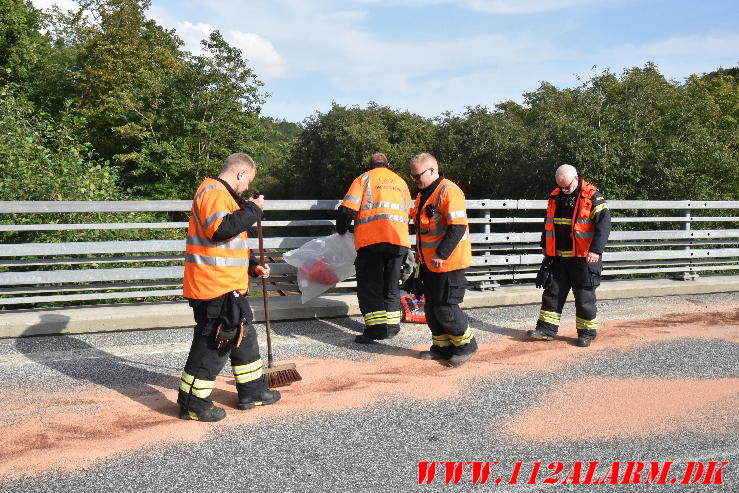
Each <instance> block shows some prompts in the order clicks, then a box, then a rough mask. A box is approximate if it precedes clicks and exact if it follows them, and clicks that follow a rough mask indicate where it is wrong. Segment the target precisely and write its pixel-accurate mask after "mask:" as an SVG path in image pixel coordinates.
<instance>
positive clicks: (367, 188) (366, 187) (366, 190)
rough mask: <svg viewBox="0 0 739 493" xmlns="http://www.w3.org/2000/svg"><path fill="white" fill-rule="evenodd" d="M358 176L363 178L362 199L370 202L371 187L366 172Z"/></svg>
mask: <svg viewBox="0 0 739 493" xmlns="http://www.w3.org/2000/svg"><path fill="white" fill-rule="evenodd" d="M359 177H360V178H364V200H366V201H367V202H368V203H369V202H372V188H371V187H370V179H369V175H368V174H367V173H362V174H361V175H359Z"/></svg>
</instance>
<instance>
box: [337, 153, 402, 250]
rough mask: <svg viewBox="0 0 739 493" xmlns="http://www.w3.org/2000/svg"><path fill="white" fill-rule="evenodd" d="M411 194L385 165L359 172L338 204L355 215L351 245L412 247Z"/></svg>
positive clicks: (359, 246)
mask: <svg viewBox="0 0 739 493" xmlns="http://www.w3.org/2000/svg"><path fill="white" fill-rule="evenodd" d="M410 204H411V194H410V192H409V191H408V185H406V183H405V182H404V181H403V179H402V178H401V177H399V176H398V175H397V174H395V173H393V172H392V171H390V170H389V169H387V168H385V167H377V168H373V169H371V170H369V171H367V172H366V173H362V174H361V175H359V176H358V177H357V178H356V179H355V180H354V181H353V182H352V184H351V186H350V187H349V191H348V192H347V193H346V196H345V197H344V200H343V201H342V202H341V205H343V206H344V207H347V208H349V209H352V210H353V211H357V214H356V215H355V216H354V248H355V249H356V250H359V249H360V248H362V247H365V246H367V245H373V244H375V243H391V244H393V245H400V246H404V247H406V248H408V247H410V246H411V242H410V238H409V236H408V208H409V207H410Z"/></svg>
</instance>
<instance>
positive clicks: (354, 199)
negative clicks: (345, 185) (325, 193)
mask: <svg viewBox="0 0 739 493" xmlns="http://www.w3.org/2000/svg"><path fill="white" fill-rule="evenodd" d="M344 200H345V201H349V202H356V203H357V204H359V203H360V202H362V199H360V198H359V197H355V196H354V195H344Z"/></svg>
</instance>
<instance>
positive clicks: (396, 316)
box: [387, 310, 402, 325]
mask: <svg viewBox="0 0 739 493" xmlns="http://www.w3.org/2000/svg"><path fill="white" fill-rule="evenodd" d="M401 315H402V313H401V312H400V310H398V311H397V312H387V323H388V325H397V324H399V323H400V317H401Z"/></svg>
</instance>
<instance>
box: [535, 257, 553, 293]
mask: <svg viewBox="0 0 739 493" xmlns="http://www.w3.org/2000/svg"><path fill="white" fill-rule="evenodd" d="M553 265H554V259H553V258H552V257H544V260H542V262H541V267H539V273H538V274H537V275H536V287H537V288H544V289H548V288H549V286H551V284H552V282H554V279H553V278H552V266H553Z"/></svg>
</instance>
